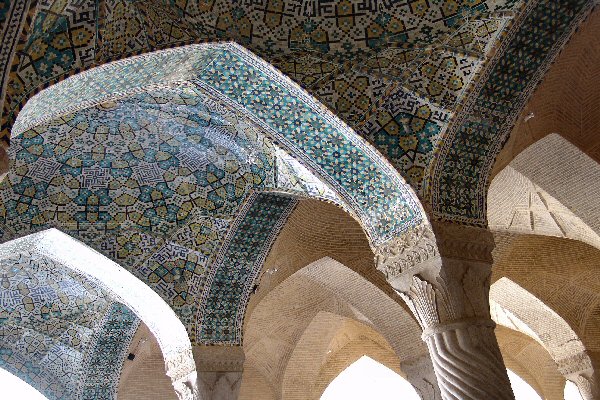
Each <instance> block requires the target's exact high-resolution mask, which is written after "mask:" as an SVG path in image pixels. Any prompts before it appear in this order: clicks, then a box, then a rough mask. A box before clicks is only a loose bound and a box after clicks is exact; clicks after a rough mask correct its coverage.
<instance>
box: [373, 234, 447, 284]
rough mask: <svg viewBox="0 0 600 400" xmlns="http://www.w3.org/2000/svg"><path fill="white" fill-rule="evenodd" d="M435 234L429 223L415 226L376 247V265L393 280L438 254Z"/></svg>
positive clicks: (387, 277)
mask: <svg viewBox="0 0 600 400" xmlns="http://www.w3.org/2000/svg"><path fill="white" fill-rule="evenodd" d="M438 255H439V254H438V250H437V245H436V240H435V235H434V233H433V230H432V229H431V226H429V225H428V224H425V225H420V226H418V227H416V228H413V229H411V230H409V231H407V232H405V233H403V234H402V235H400V236H396V237H395V238H393V239H391V240H389V241H387V242H385V243H383V244H382V245H380V246H379V247H377V248H376V249H375V265H376V266H377V269H378V270H380V271H381V272H383V274H384V275H385V277H386V279H388V280H391V279H394V278H396V277H398V276H400V275H402V274H405V273H407V272H409V271H411V270H414V269H415V268H416V267H418V266H420V265H422V264H424V263H427V262H428V261H430V260H434V259H436V258H437V256H438Z"/></svg>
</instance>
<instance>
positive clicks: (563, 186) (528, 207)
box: [488, 133, 600, 247]
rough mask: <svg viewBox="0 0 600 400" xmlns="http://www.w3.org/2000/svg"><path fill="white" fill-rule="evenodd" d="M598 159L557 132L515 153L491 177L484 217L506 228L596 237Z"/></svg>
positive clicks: (599, 226)
mask: <svg viewBox="0 0 600 400" xmlns="http://www.w3.org/2000/svg"><path fill="white" fill-rule="evenodd" d="M598 194H600V165H598V163H597V161H595V160H593V159H592V158H590V157H589V156H587V155H586V154H585V153H583V152H582V151H581V150H579V149H578V148H577V147H576V146H575V145H573V144H572V143H570V142H568V141H567V140H566V139H565V138H563V137H562V136H560V135H559V134H556V133H553V134H550V135H547V136H545V137H544V138H542V139H540V140H539V141H537V142H535V143H534V144H532V145H530V146H529V147H528V148H526V149H525V150H523V151H522V152H521V153H520V154H519V155H517V156H516V157H515V158H514V159H513V160H512V161H511V162H510V164H509V165H508V166H507V167H506V168H505V169H503V170H502V171H501V172H500V173H499V174H498V175H497V176H496V177H495V178H494V180H493V181H492V185H491V186H490V193H489V195H488V196H489V198H488V208H489V210H488V214H489V216H488V218H489V221H488V222H489V225H490V228H491V229H492V230H508V231H514V232H520V233H525V234H531V233H533V234H540V235H549V236H558V237H566V238H569V239H574V240H580V241H582V242H585V243H588V244H590V245H592V246H594V247H598V246H599V243H600V236H599V234H600V218H599V217H598V215H600V207H599V206H598V202H597V201H596V199H597V198H598Z"/></svg>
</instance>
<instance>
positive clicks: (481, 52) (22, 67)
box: [2, 0, 522, 189]
mask: <svg viewBox="0 0 600 400" xmlns="http://www.w3.org/2000/svg"><path fill="white" fill-rule="evenodd" d="M79 3H81V4H79ZM521 3H522V1H520V0H501V1H493V0H475V1H471V0H470V1H466V0H464V1H453V0H442V1H436V2H431V1H412V2H386V1H379V0H369V1H365V0H344V1H339V2H333V1H329V0H321V1H304V0H290V1H285V2H273V1H268V0H256V1H252V2H231V1H228V0H210V1H204V2H200V3H199V2H196V1H190V0H183V1H177V2H164V1H159V0H149V1H130V0H106V1H102V2H95V1H93V0H85V1H77V2H75V1H73V2H69V1H56V2H50V4H51V5H50V6H48V7H40V10H39V13H37V14H36V18H35V20H33V21H31V22H29V23H26V24H25V25H26V26H25V27H24V28H23V29H22V34H21V36H20V38H19V41H18V47H19V49H20V53H19V54H21V56H20V57H14V58H13V60H12V63H11V66H10V77H9V84H8V85H7V90H6V101H5V102H4V107H3V112H2V115H3V117H2V118H3V121H2V128H3V135H4V136H7V135H8V130H9V129H10V127H11V126H12V124H13V122H14V119H15V118H16V114H17V113H18V111H19V109H20V108H21V107H22V106H23V105H24V104H25V102H26V100H27V99H28V98H30V97H31V96H32V95H33V94H34V93H36V92H37V91H39V90H40V89H41V88H42V87H44V86H48V85H49V84H52V83H55V82H57V81H59V80H61V79H64V77H66V76H69V75H72V74H73V73H75V72H78V71H80V70H83V69H87V68H89V67H91V66H93V65H101V64H104V63H106V62H107V61H111V60H115V59H123V58H126V57H129V56H131V55H136V54H141V53H146V52H149V51H153V50H156V49H165V48H171V47H176V46H181V45H186V44H190V43H201V42H208V41H223V40H233V41H236V42H237V43H240V44H241V45H243V46H245V47H247V48H248V49H250V50H252V51H253V52H255V53H257V54H258V55H259V56H261V57H263V58H265V59H266V60H267V61H269V62H270V63H272V64H273V65H275V66H276V67H277V68H279V69H281V71H283V72H284V73H285V74H286V75H288V76H290V77H291V78H292V79H294V80H295V81H296V82H298V83H299V84H300V85H302V86H303V87H304V88H306V89H307V90H308V91H309V92H310V93H311V94H313V95H314V96H315V97H316V98H317V99H318V100H319V101H321V102H322V103H323V104H325V105H326V106H327V107H329V108H330V109H331V110H333V111H334V112H335V114H336V115H338V116H339V117H340V118H341V119H342V120H344V121H345V122H346V123H348V124H349V125H350V126H351V127H353V128H355V129H356V131H357V132H359V133H360V134H361V135H363V137H364V138H365V139H367V140H371V138H373V137H374V136H375V135H379V137H380V140H379V141H384V142H385V143H386V144H387V146H388V147H387V148H388V149H392V150H394V146H395V143H394V137H393V136H392V137H391V138H390V139H389V140H386V139H383V138H381V135H383V134H384V133H383V132H382V131H381V130H379V129H377V130H374V131H373V130H369V128H368V127H369V126H370V124H369V121H371V123H372V122H373V121H374V118H375V117H374V114H375V113H377V112H382V111H383V112H385V113H387V114H390V115H391V118H392V119H396V118H397V117H398V116H399V113H400V112H402V113H405V114H407V113H411V112H412V110H411V109H410V108H409V109H403V108H401V106H402V104H404V102H403V101H399V102H398V101H397V100H398V96H396V95H397V94H398V93H400V92H407V93H410V96H412V97H414V98H417V99H419V100H418V101H419V103H420V104H419V107H420V106H429V107H430V108H431V109H432V114H434V113H435V112H436V111H434V109H439V110H441V111H442V114H444V117H445V118H448V117H449V116H451V114H452V112H453V110H454V108H455V107H456V105H457V104H459V103H460V102H461V99H462V97H463V94H464V91H465V89H466V88H467V87H468V86H469V84H470V82H471V80H472V79H473V77H474V76H475V75H476V74H477V72H478V71H479V69H480V67H481V65H483V61H484V60H485V58H486V56H487V54H488V53H489V51H490V49H491V47H492V45H493V44H494V43H496V41H497V40H498V38H499V37H500V35H501V33H502V32H503V30H504V28H505V27H506V25H507V22H508V21H509V20H510V19H512V18H513V17H514V12H517V11H518V10H519V9H520V5H521ZM74 4H77V6H75V5H74ZM30 13H31V11H30ZM61 35H62V36H61ZM63 36H66V37H76V40H72V41H71V42H68V43H63V42H61V40H60V38H61V37H63ZM59 59H60V61H56V60H59ZM39 66H42V69H41V70H39V71H38V69H37V68H38V67H39ZM391 97H394V99H391ZM419 107H417V108H419ZM394 110H395V111H394ZM411 115H412V116H416V114H411ZM400 118H402V117H400ZM419 118H421V117H419ZM442 128H443V126H440V127H439V128H438V129H437V130H441V129H442ZM385 132H386V134H390V135H393V133H388V132H387V131H385ZM413 133H414V131H413ZM424 140H425V141H427V138H425V139H424ZM372 143H373V144H375V143H374V142H372ZM424 148H426V147H418V148H417V149H416V150H415V152H417V155H416V156H415V157H413V156H412V155H408V156H405V155H404V154H399V155H398V154H395V151H391V152H389V153H386V152H385V151H384V150H385V149H386V148H385V147H383V148H382V149H381V151H382V152H383V153H384V155H385V156H386V157H387V158H388V159H389V160H390V162H391V163H392V164H393V165H394V166H396V167H397V168H398V169H399V171H400V172H401V173H402V174H403V175H405V176H409V177H410V179H411V183H412V184H413V185H414V187H415V188H417V189H418V188H419V187H420V185H421V183H422V179H423V178H422V177H423V171H424V170H425V169H426V168H427V167H428V162H429V160H430V159H431V157H432V156H433V154H434V153H433V151H430V152H428V153H421V152H420V151H421V150H422V149H424ZM409 170H410V171H409Z"/></svg>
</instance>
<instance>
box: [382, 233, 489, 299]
mask: <svg viewBox="0 0 600 400" xmlns="http://www.w3.org/2000/svg"><path fill="white" fill-rule="evenodd" d="M493 249H494V240H493V236H492V234H491V232H490V231H489V230H488V229H484V228H477V227H470V226H464V225H457V224H452V223H445V222H439V221H434V223H433V224H432V225H429V224H423V225H420V226H418V227H416V228H413V229H411V230H409V231H407V232H404V233H403V234H402V235H399V236H397V237H395V238H393V239H390V240H389V241H387V242H385V243H383V244H381V245H380V246H379V247H377V248H375V249H374V252H375V265H376V266H377V269H378V270H380V271H381V272H383V274H384V275H385V277H386V279H387V280H388V282H390V284H391V285H392V287H394V289H396V290H398V291H402V292H404V291H407V290H408V287H409V286H411V285H412V282H411V279H412V276H413V275H417V274H420V275H422V276H423V277H424V278H425V279H427V280H429V281H431V282H434V281H435V277H436V276H437V275H438V274H439V273H440V271H442V270H444V269H451V268H454V267H455V266H457V265H460V264H464V265H471V266H474V265H478V268H481V269H486V268H487V269H489V268H491V264H492V262H493V259H492V250H493ZM458 269H459V270H461V269H463V268H462V267H459V268H458ZM459 273H460V272H459ZM434 283H435V282H434Z"/></svg>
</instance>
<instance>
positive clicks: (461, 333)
mask: <svg viewBox="0 0 600 400" xmlns="http://www.w3.org/2000/svg"><path fill="white" fill-rule="evenodd" d="M493 247H494V242H493V238H492V236H491V234H490V233H489V231H487V230H486V229H480V228H471V227H464V226H457V225H452V224H436V225H434V226H433V229H432V228H431V227H429V226H421V227H420V228H418V229H415V230H413V231H411V232H409V233H407V234H405V235H403V236H401V237H398V238H396V239H394V240H392V241H389V242H387V243H385V244H384V245H383V246H380V247H379V248H377V249H376V262H377V268H378V269H379V270H381V271H382V272H383V273H384V274H385V276H386V278H387V280H388V281H389V282H390V284H391V285H392V287H393V288H394V289H395V290H396V291H397V292H398V293H399V294H400V296H401V297H402V298H403V299H404V301H405V302H406V304H407V305H408V307H409V308H410V309H411V311H412V312H413V314H414V315H415V317H416V319H417V321H418V322H419V324H420V325H421V327H422V328H423V335H422V338H423V340H424V341H425V343H426V344H427V347H428V349H429V353H430V355H431V360H432V362H433V367H434V370H435V375H436V377H437V382H438V385H439V389H440V392H441V395H442V398H443V399H444V400H451V399H456V400H483V399H485V400H513V399H514V395H513V393H512V389H511V386H510V382H509V380H508V375H507V373H506V367H505V366H504V361H503V360H502V356H501V354H500V349H499V347H498V343H497V341H496V335H495V334H494V327H495V324H494V322H493V321H492V319H491V317H490V308H489V289H490V275H491V265H492V256H491V251H492V249H493Z"/></svg>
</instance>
